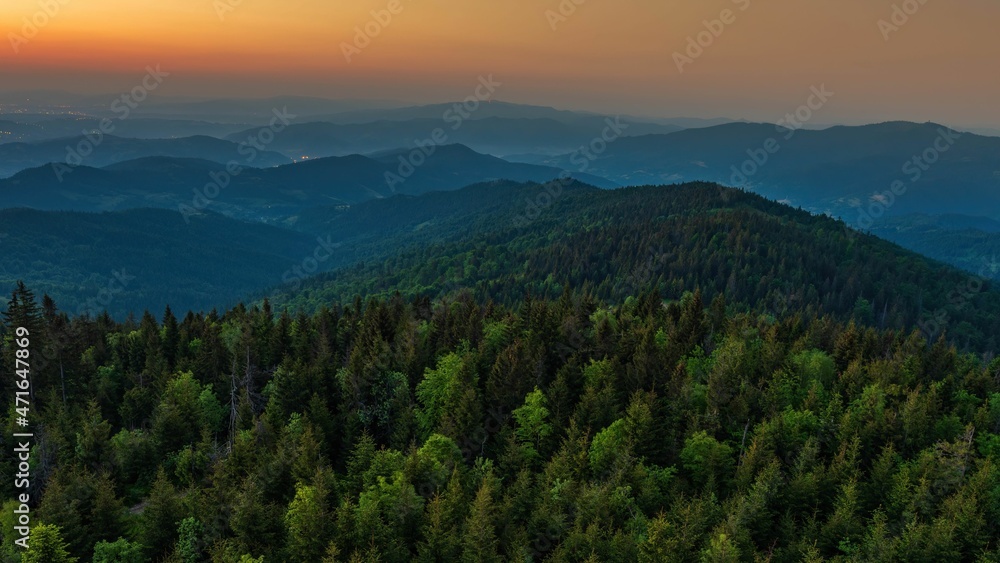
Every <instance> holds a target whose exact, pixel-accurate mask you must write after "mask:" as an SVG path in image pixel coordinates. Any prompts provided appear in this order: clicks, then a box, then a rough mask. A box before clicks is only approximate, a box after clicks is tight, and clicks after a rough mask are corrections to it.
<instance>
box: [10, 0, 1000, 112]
mask: <svg viewBox="0 0 1000 563" xmlns="http://www.w3.org/2000/svg"><path fill="white" fill-rule="evenodd" d="M44 6H48V13H46V12H45V10H44V9H43V7H44ZM390 8H391V9H392V11H394V12H395V13H392V11H390ZM894 11H895V20H893V14H894ZM906 12H910V13H906ZM379 19H381V23H380V22H379V21H378V20H379ZM31 20H34V21H35V22H36V23H39V24H41V25H34V24H31V25H28V26H26V25H25V22H26V21H31ZM998 21H1000V1H997V0H948V1H947V2H946V1H945V0H923V4H921V3H920V0H906V1H902V0H768V1H765V0H505V1H503V2H501V1H490V0H281V1H278V0H148V1H145V2H136V1H135V0H3V2H2V3H0V31H2V32H3V36H4V37H0V90H3V91H20V90H37V89H59V90H67V91H73V92H81V93H94V94H99V93H114V92H126V91H128V90H130V89H131V88H132V87H134V86H135V85H136V84H138V83H140V81H141V80H142V78H143V76H144V75H145V70H144V69H145V68H146V67H147V66H150V65H152V66H155V65H160V68H161V69H162V70H163V71H166V72H169V73H170V77H169V78H168V79H166V80H165V81H164V83H163V84H162V86H161V88H160V89H159V90H158V92H157V93H158V94H160V95H173V96H197V97H269V96H275V95H304V96H317V97H325V98H354V99H359V98H360V99H371V98H376V99H385V100H399V101H402V102H409V103H434V102H444V101H453V100H460V99H463V98H465V97H467V96H469V95H472V94H473V92H474V91H475V87H476V85H477V83H478V79H479V78H480V77H488V76H490V75H492V77H493V80H494V81H497V82H500V83H501V84H502V86H501V87H500V88H499V89H498V91H497V93H496V94H495V96H494V97H495V99H498V100H503V101H507V102H515V103H529V104H538V105H548V106H553V107H558V108H562V109H576V110H590V111H598V112H606V113H623V114H630V115H647V116H661V117H678V116H685V117H730V118H744V119H751V120H758V121H777V120H778V119H780V118H781V117H782V116H784V115H785V114H787V113H789V112H794V111H795V110H796V109H797V108H799V107H800V106H801V105H803V104H806V103H808V101H809V96H810V92H811V89H812V88H813V87H825V89H826V90H827V91H830V92H833V94H834V95H833V96H832V97H830V99H829V100H828V101H827V102H826V103H825V104H824V105H823V107H822V108H820V109H818V110H816V111H815V112H812V113H813V114H814V115H813V116H812V118H811V119H812V120H813V121H814V122H815V123H868V122H878V121H888V120H895V119H905V120H911V121H936V122H941V123H947V124H949V125H961V126H974V127H1000V106H998V104H997V103H996V100H997V99H1000V73H998V72H996V64H997V63H996V56H997V54H998V53H1000V34H998V33H996V32H995V29H994V28H995V25H996V22H998ZM880 22H882V23H880ZM358 29H361V30H362V31H364V30H365V29H367V30H369V32H371V33H370V34H365V35H366V36H365V37H361V36H359V35H358V32H357V30H358ZM699 39H700V44H699V45H698V46H697V47H692V46H691V45H692V43H695V44H697V43H698V41H699Z"/></svg>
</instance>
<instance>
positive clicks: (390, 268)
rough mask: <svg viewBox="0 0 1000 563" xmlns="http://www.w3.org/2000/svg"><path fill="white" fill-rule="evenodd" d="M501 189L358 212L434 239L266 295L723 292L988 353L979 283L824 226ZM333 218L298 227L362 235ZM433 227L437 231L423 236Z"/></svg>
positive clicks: (686, 203) (701, 195)
mask: <svg viewBox="0 0 1000 563" xmlns="http://www.w3.org/2000/svg"><path fill="white" fill-rule="evenodd" d="M491 189H492V190H498V191H499V190H502V189H504V188H503V186H500V185H494V186H490V185H484V186H476V187H471V188H467V190H469V191H471V192H472V193H470V194H468V197H470V198H471V197H473V196H474V195H476V194H478V195H479V196H480V197H483V198H484V201H486V202H489V201H490V200H491V197H490V196H489V195H488V193H489V190H491ZM513 189H514V190H515V192H514V193H515V195H513V197H511V199H510V200H509V201H511V203H508V204H504V205H498V206H496V207H493V206H490V205H489V204H488V203H486V204H479V205H482V206H483V208H484V209H482V210H476V209H471V204H470V205H468V206H466V205H464V204H462V203H456V204H455V205H453V206H452V207H451V209H454V213H455V214H456V215H457V217H458V219H457V220H456V221H455V222H456V223H457V224H458V225H459V226H458V227H454V226H451V223H449V222H448V221H449V220H450V219H448V218H442V217H441V215H442V214H443V213H441V212H440V211H439V212H438V214H437V215H435V214H433V213H431V212H430V211H428V210H425V209H424V208H423V207H422V206H421V205H420V204H421V202H424V201H426V200H424V198H420V199H419V200H417V201H416V202H411V201H409V200H405V199H391V200H386V201H380V202H371V203H369V204H366V206H365V207H363V208H361V209H365V210H368V211H369V212H371V216H372V217H373V218H376V217H377V218H380V219H379V221H380V223H379V224H392V225H412V224H413V223H408V222H407V221H406V216H407V215H406V214H407V213H411V211H410V210H411V208H414V210H413V211H412V213H413V214H415V215H417V216H419V217H421V218H425V219H423V221H424V222H423V223H421V225H422V228H423V229H427V230H428V231H429V232H430V233H435V234H436V236H435V237H433V238H431V237H430V233H426V234H425V233H422V232H420V231H418V232H416V233H414V234H412V235H409V236H413V237H422V236H425V235H426V236H427V237H428V239H427V241H426V244H421V245H417V246H415V247H413V248H410V249H407V250H404V251H402V252H399V253H397V254H396V255H392V256H391V257H390V258H388V259H379V258H378V255H377V254H373V256H374V257H375V259H374V260H369V261H368V262H367V263H363V264H359V265H356V266H353V267H352V268H349V269H346V270H340V271H336V272H333V273H329V274H325V275H322V276H319V277H317V278H314V279H311V280H309V281H308V282H307V283H305V284H304V287H303V288H302V290H301V291H295V292H291V293H290V292H288V291H287V288H286V289H285V290H283V291H280V292H278V293H277V295H278V296H279V298H281V297H282V296H287V297H288V299H287V303H288V305H289V306H290V307H291V308H292V309H303V310H307V311H315V310H317V309H318V308H319V307H320V306H322V305H323V304H325V303H330V302H341V303H342V302H346V301H350V300H351V299H352V298H353V296H354V295H356V294H360V295H383V296H389V295H391V294H392V293H393V292H395V291H400V292H402V293H403V294H404V295H406V296H417V295H423V296H428V297H439V296H441V295H444V294H446V293H447V292H449V291H453V290H456V289H462V288H470V289H471V290H472V291H473V292H474V293H475V295H476V297H477V298H478V299H480V300H485V299H487V298H492V299H495V300H497V301H499V302H503V303H507V304H514V303H517V302H519V301H520V300H522V299H523V297H524V295H525V294H526V293H530V294H531V295H534V296H540V297H546V298H556V297H558V296H559V294H560V293H561V291H562V289H563V287H564V286H566V285H567V284H568V285H569V286H570V287H574V288H580V289H583V290H585V291H588V292H590V293H592V294H593V295H594V296H595V297H597V298H599V299H604V300H608V301H610V302H613V303H621V302H623V301H624V300H625V299H627V298H628V297H630V296H634V295H635V294H636V293H637V292H638V291H639V290H640V289H641V288H643V287H647V286H649V285H653V286H655V287H657V288H658V290H659V291H660V292H661V294H662V295H663V296H664V297H665V298H668V299H676V298H677V297H678V296H680V295H681V294H682V293H683V292H684V291H693V290H694V289H695V288H696V287H700V288H701V289H702V291H703V292H704V294H705V296H706V299H712V298H713V297H714V296H715V295H717V294H719V293H722V292H724V293H725V294H726V296H727V298H728V299H729V300H730V302H731V303H733V304H734V305H738V306H741V307H746V308H750V309H753V310H755V311H757V312H761V313H766V314H777V315H780V314H785V313H788V312H793V311H803V312H806V313H809V314H830V315H834V316H835V317H836V318H838V319H839V320H842V321H847V320H851V319H853V320H855V321H857V322H858V323H861V324H865V325H870V326H875V327H881V328H895V329H903V330H909V329H910V328H911V327H914V326H920V327H921V328H922V329H923V330H924V331H925V333H926V335H927V336H929V337H931V338H932V339H933V338H936V337H937V336H938V335H939V334H941V333H942V332H945V331H947V332H948V334H949V336H950V337H951V338H952V339H953V340H954V341H955V342H956V343H958V345H959V346H960V347H961V348H962V349H971V350H978V351H980V352H986V351H992V350H995V346H996V335H997V334H1000V293H998V292H997V291H996V290H994V289H992V285H991V283H990V281H989V280H986V279H983V278H981V277H979V276H976V275H973V274H967V273H963V272H960V271H958V270H956V269H953V268H951V267H947V266H945V265H943V264H941V263H938V262H935V261H933V260H929V259H927V258H924V257H922V256H920V255H918V254H915V253H912V252H909V251H906V250H904V249H902V248H900V247H898V246H896V245H894V244H891V243H887V242H885V241H883V240H881V239H878V238H876V237H873V236H869V235H864V234H860V233H858V232H856V231H854V230H851V229H848V228H847V226H846V225H845V224H844V223H842V222H840V221H837V220H834V219H831V218H829V217H824V216H814V215H811V214H809V213H806V212H804V211H800V210H796V209H793V208H790V207H788V206H785V205H781V204H779V203H775V202H772V201H768V200H766V199H764V198H762V197H760V196H757V195H754V194H750V193H747V192H742V191H738V190H733V189H729V188H723V187H720V186H718V185H715V184H704V183H695V184H684V185H679V186H659V187H649V186H647V187H637V188H625V189H618V190H610V191H603V190H595V189H589V188H586V187H582V186H577V185H566V186H564V185H562V184H548V185H546V186H529V185H523V186H520V187H515V188H513ZM465 191H466V190H463V192H465ZM459 193H461V192H459ZM551 194H557V195H556V196H555V197H553V196H552V195H551ZM424 197H425V198H426V197H428V196H424ZM460 201H465V200H460ZM536 202H541V203H542V204H543V205H539V204H538V203H536ZM376 211H377V214H376V213H375V212H376ZM331 213H332V218H331V219H330V220H329V221H328V222H327V223H325V224H323V223H320V222H317V220H316V218H315V217H313V218H312V219H310V224H312V225H313V227H312V228H313V229H314V230H316V231H317V232H319V231H322V230H324V229H325V230H326V231H327V232H333V233H340V232H343V231H345V230H352V229H353V230H362V228H363V227H362V226H360V225H359V222H358V217H359V215H360V214H359V212H358V210H352V212H351V213H338V212H331ZM375 220H376V219H371V221H375ZM345 222H347V223H346V225H344V223H345ZM439 224H443V225H449V227H448V228H447V229H445V228H442V229H440V230H438V231H435V229H436V228H437V226H438V225H439ZM342 227H346V228H344V229H343V230H341V229H342ZM296 289H298V288H296ZM282 303H285V300H284V299H283V300H282Z"/></svg>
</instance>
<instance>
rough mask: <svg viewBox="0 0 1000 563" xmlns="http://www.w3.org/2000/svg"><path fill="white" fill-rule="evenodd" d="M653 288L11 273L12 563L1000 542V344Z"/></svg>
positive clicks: (915, 557) (903, 551) (7, 392)
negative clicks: (99, 307) (78, 304)
mask: <svg viewBox="0 0 1000 563" xmlns="http://www.w3.org/2000/svg"><path fill="white" fill-rule="evenodd" d="M662 297H663V296H661V295H660V294H658V293H657V292H656V291H655V290H650V289H649V288H648V286H647V285H641V286H639V287H637V288H636V290H635V291H634V292H633V297H632V298H630V299H627V300H625V302H624V303H622V304H619V305H614V306H609V305H608V304H606V303H603V302H601V301H599V300H596V299H594V298H593V297H592V295H591V292H581V291H577V290H574V289H573V288H570V287H568V286H567V287H564V288H563V292H562V293H561V294H560V295H558V296H557V297H556V298H554V299H536V298H526V299H524V300H523V301H522V302H521V303H520V304H519V305H517V306H514V307H506V306H502V305H497V304H495V303H492V302H488V301H478V300H476V299H474V298H473V297H472V296H471V295H470V294H469V293H465V292H462V293H459V294H457V295H456V296H455V297H454V298H449V299H445V300H443V301H438V302H432V301H430V300H428V299H426V298H416V299H414V300H412V301H408V300H405V299H403V298H401V297H399V296H394V297H390V298H387V299H369V300H362V299H361V298H358V299H356V300H354V302H353V304H349V305H347V306H340V305H336V304H332V305H331V306H329V307H323V308H322V309H321V310H319V311H318V312H316V313H315V314H314V315H311V316H307V315H304V314H299V315H296V316H290V315H288V314H287V313H277V312H275V311H272V310H271V308H270V305H269V304H267V303H265V304H264V306H263V307H262V308H258V307H254V308H250V309H247V308H245V307H242V306H241V307H237V308H235V309H233V310H231V311H228V312H226V313H223V314H214V313H213V314H209V315H194V314H188V315H186V316H185V317H184V318H183V319H178V318H177V317H175V316H174V315H173V314H172V313H171V312H170V311H169V310H168V311H166V312H165V313H164V315H163V316H162V318H161V319H160V320H157V319H156V318H154V317H153V316H152V315H148V314H147V315H146V316H144V317H143V318H142V320H141V321H140V322H138V323H134V324H119V323H115V322H113V321H112V320H111V319H109V318H107V317H99V318H96V319H86V318H67V317H66V316H65V315H63V314H62V313H60V312H58V310H57V309H56V306H55V304H53V303H51V302H50V301H49V300H44V301H45V302H44V303H43V304H42V305H41V306H39V305H37V304H36V298H35V297H34V296H33V295H32V294H31V293H30V291H29V290H28V289H27V288H23V287H22V288H19V289H18V290H17V291H16V292H15V295H14V298H13V299H12V301H11V303H10V304H9V306H8V311H7V313H6V314H5V316H4V322H5V323H4V324H5V325H6V327H8V328H7V331H6V333H5V336H4V348H3V353H2V361H3V364H2V366H0V368H2V369H3V370H4V373H11V370H12V369H13V367H12V366H13V356H14V354H13V347H14V344H13V342H12V335H11V327H15V326H20V327H26V328H28V329H30V332H31V335H32V347H33V348H32V349H33V351H34V353H33V356H32V358H33V360H32V362H33V369H34V371H33V376H32V385H33V389H34V394H35V395H34V401H35V406H34V410H33V411H32V415H31V416H32V421H33V426H32V428H33V431H34V433H35V443H36V445H35V447H34V448H33V450H32V460H33V461H32V467H31V472H32V475H33V481H32V482H33V483H34V485H35V488H34V490H33V491H32V494H33V495H34V498H41V502H40V504H39V505H38V506H37V507H36V508H35V512H34V513H33V517H34V518H35V520H34V523H35V524H36V527H35V528H34V530H33V534H32V544H31V545H32V546H31V549H29V550H28V551H27V552H24V554H23V555H22V556H21V557H22V560H23V561H47V562H60V561H71V560H73V558H74V557H78V558H80V560H82V561H87V560H90V559H91V558H93V560H94V561H101V562H110V561H162V560H166V561H220V562H221V561H242V562H249V561H303V562H317V561H371V562H374V561H382V562H405V561H427V562H431V561H470V562H472V561H476V562H494V561H496V562H499V561H531V560H537V561H542V560H545V561H588V562H591V561H592V562H598V561H612V562H613V561H622V562H634V561H753V560H757V561H775V562H779V561H928V562H937V561H995V560H997V558H998V557H1000V550H998V545H997V538H998V537H1000V533H998V532H1000V530H998V528H997V526H998V524H997V523H998V522H1000V468H998V466H997V464H998V463H1000V362H997V361H993V362H990V363H983V362H981V361H980V360H978V359H977V357H975V356H970V355H962V354H958V353H957V352H956V351H955V349H954V348H951V347H949V346H948V345H947V344H945V343H944V342H943V341H937V342H935V343H928V342H926V341H924V339H923V338H922V337H921V336H920V335H919V334H918V333H916V332H909V331H902V332H897V331H891V330H889V331H879V330H876V329H873V328H861V327H859V326H857V325H856V324H854V323H848V324H844V323H841V322H837V321H835V320H833V319H832V318H830V317H828V316H821V317H816V316H813V315H811V314H809V313H807V312H804V311H794V310H793V311H788V312H787V314H785V315H781V316H779V317H777V318H775V317H771V316H765V315H755V314H745V313H741V312H739V311H738V310H737V308H735V307H733V306H731V305H728V304H727V297H726V296H725V294H724V293H722V292H718V293H716V296H715V297H714V298H713V299H712V300H711V302H710V303H708V302H706V300H705V299H704V296H703V294H702V293H701V292H700V291H695V292H693V293H690V292H689V293H685V294H684V295H683V296H680V299H678V300H673V301H671V303H670V304H668V305H664V302H663V300H662ZM2 381H3V387H4V389H3V392H4V395H3V396H4V397H12V396H13V393H12V389H11V387H12V385H13V383H12V381H11V380H10V379H9V378H4V379H3V380H2ZM14 416H15V414H14V412H13V410H10V409H7V410H5V414H4V419H3V426H4V427H5V428H6V429H7V431H5V432H4V433H3V434H2V436H3V440H7V439H8V436H10V435H11V429H12V428H15V426H14ZM2 446H3V447H2V448H0V452H2V453H0V456H2V458H0V459H2V461H0V463H2V468H3V469H2V471H3V473H4V474H5V475H10V474H12V473H13V472H14V459H13V454H12V448H11V447H10V444H9V443H6V442H5V443H4V444H2ZM11 486H12V483H11V480H9V479H5V480H3V481H2V482H0V489H2V495H3V497H4V498H13V497H12V493H13V491H12V489H11ZM13 508H14V507H13V506H9V505H8V506H5V507H4V510H3V515H4V516H3V518H4V520H3V521H2V522H0V529H2V533H3V544H2V550H3V553H4V557H5V558H7V559H8V560H15V561H16V560H17V559H16V558H17V557H18V554H19V553H20V551H19V550H15V549H14V548H13V546H12V544H11V541H12V540H11V537H12V526H13V524H12V521H11V520H10V516H11V514H12V513H13V512H12V511H13ZM42 553H44V554H45V555H44V556H43V555H40V554H42Z"/></svg>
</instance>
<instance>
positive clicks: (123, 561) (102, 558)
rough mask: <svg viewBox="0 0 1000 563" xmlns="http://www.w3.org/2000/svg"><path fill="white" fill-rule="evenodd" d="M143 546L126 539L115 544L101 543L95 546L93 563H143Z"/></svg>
mask: <svg viewBox="0 0 1000 563" xmlns="http://www.w3.org/2000/svg"><path fill="white" fill-rule="evenodd" d="M144 561H146V559H145V557H143V554H142V546H141V545H139V544H137V543H133V542H130V541H128V540H126V539H125V538H118V539H117V540H115V541H113V542H108V541H99V542H97V543H96V544H95V545H94V558H93V563H143V562H144Z"/></svg>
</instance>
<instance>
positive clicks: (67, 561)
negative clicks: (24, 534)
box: [21, 524, 77, 563]
mask: <svg viewBox="0 0 1000 563" xmlns="http://www.w3.org/2000/svg"><path fill="white" fill-rule="evenodd" d="M66 547H67V546H66V542H64V541H63V539H62V534H61V533H60V532H59V527H58V526H52V525H49V524H38V525H36V526H35V527H34V528H32V529H31V534H30V536H29V538H28V549H26V550H25V551H24V553H23V554H22V555H21V563H73V562H74V561H77V558H76V557H70V555H69V551H67V550H66Z"/></svg>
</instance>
